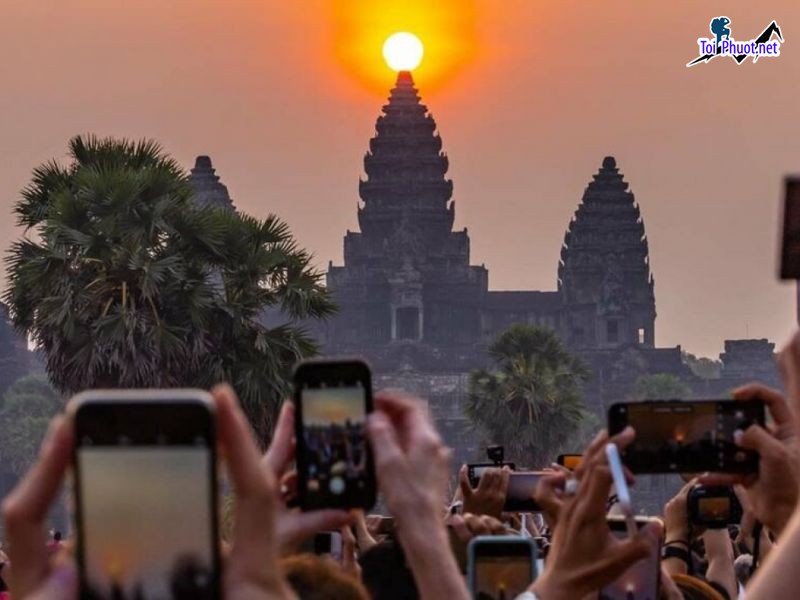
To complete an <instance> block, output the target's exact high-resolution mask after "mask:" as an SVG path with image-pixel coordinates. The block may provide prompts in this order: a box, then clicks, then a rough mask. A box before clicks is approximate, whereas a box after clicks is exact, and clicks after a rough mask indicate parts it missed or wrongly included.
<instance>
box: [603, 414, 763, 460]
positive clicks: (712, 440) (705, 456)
mask: <svg viewBox="0 0 800 600" xmlns="http://www.w3.org/2000/svg"><path fill="white" fill-rule="evenodd" d="M753 423H760V424H763V423H764V405H763V404H762V403H760V402H736V401H733V400H731V401H668V402H661V401H650V402H633V403H626V404H616V405H614V406H612V407H611V412H610V416H609V431H610V433H611V434H612V435H613V434H615V433H618V432H619V431H621V430H622V429H624V427H625V425H631V426H632V427H633V428H634V429H635V430H636V439H635V440H634V441H633V443H632V444H630V445H629V446H628V447H627V448H626V449H625V450H624V452H623V458H624V462H625V464H626V466H628V467H629V468H630V469H631V470H632V471H633V472H634V473H671V472H692V473H695V472H700V471H729V472H754V471H756V470H757V468H758V456H757V455H756V454H755V453H754V452H750V451H746V450H743V449H742V448H739V447H738V446H736V444H735V443H734V432H735V431H736V430H737V429H740V430H744V429H747V427H748V426H750V425H751V424H753Z"/></svg>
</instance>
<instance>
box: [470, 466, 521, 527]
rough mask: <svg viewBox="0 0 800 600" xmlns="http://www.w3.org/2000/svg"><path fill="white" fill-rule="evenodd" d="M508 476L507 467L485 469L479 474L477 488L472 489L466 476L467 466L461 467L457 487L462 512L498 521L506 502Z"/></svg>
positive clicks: (509, 472)
mask: <svg viewBox="0 0 800 600" xmlns="http://www.w3.org/2000/svg"><path fill="white" fill-rule="evenodd" d="M510 474H511V470H510V469H509V468H508V467H502V468H489V469H486V470H485V471H484V472H483V473H482V474H481V478H480V481H478V487H476V488H473V487H472V485H471V484H470V482H469V477H468V476H467V465H462V467H461V469H460V470H459V471H458V485H459V488H460V489H461V497H462V498H463V502H464V509H463V510H464V512H465V513H471V514H474V515H489V516H490V517H494V518H495V519H499V518H500V515H501V513H502V512H503V504H505V501H506V493H507V491H508V478H509V476H510Z"/></svg>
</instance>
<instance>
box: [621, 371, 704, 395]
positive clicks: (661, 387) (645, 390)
mask: <svg viewBox="0 0 800 600" xmlns="http://www.w3.org/2000/svg"><path fill="white" fill-rule="evenodd" d="M691 396H692V389H691V388H690V387H689V386H688V385H686V384H685V383H684V382H683V381H681V380H680V378H678V377H676V376H675V375H672V374H671V373H655V374H652V375H642V376H641V377H639V379H637V380H636V383H634V384H633V399H634V400H683V399H686V398H690V397H691Z"/></svg>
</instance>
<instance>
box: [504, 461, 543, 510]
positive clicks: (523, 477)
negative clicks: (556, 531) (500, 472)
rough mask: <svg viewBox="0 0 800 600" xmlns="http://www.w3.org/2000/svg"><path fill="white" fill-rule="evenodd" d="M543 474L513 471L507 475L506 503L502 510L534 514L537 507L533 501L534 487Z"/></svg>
mask: <svg viewBox="0 0 800 600" xmlns="http://www.w3.org/2000/svg"><path fill="white" fill-rule="evenodd" d="M542 475H544V473H541V472H539V471H515V472H513V473H510V474H509V477H508V490H507V492H506V502H505V505H504V506H503V510H505V511H511V512H536V511H538V510H539V505H538V504H536V501H535V500H534V499H533V495H534V493H535V492H536V486H537V484H538V483H539V479H541V478H542Z"/></svg>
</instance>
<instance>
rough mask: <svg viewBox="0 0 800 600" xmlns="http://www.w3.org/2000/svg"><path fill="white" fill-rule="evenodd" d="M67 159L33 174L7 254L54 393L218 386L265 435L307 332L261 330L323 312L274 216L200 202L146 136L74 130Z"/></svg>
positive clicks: (321, 299) (9, 299)
mask: <svg viewBox="0 0 800 600" xmlns="http://www.w3.org/2000/svg"><path fill="white" fill-rule="evenodd" d="M69 150H70V152H69V154H70V158H71V161H70V163H69V164H68V165H66V166H62V165H60V164H58V163H57V162H55V161H51V162H48V163H46V164H44V165H42V166H40V167H38V168H37V169H35V170H34V172H33V178H32V181H31V183H30V184H29V185H28V186H27V187H26V188H25V189H24V190H23V192H22V195H21V199H20V200H19V201H18V202H17V203H16V205H15V207H14V211H15V213H16V215H17V218H18V222H19V224H20V225H22V226H24V227H25V228H26V230H27V233H28V234H30V233H33V234H34V235H33V236H30V237H28V236H26V237H24V238H23V239H22V240H19V241H17V242H16V243H15V244H14V245H13V246H12V248H11V250H10V252H9V255H8V257H7V262H8V280H9V286H8V289H7V290H6V292H5V296H4V299H5V301H6V303H7V304H8V306H9V309H10V312H11V316H12V319H13V321H14V324H15V325H16V327H17V328H18V330H20V331H21V332H23V333H24V334H26V335H29V336H31V337H32V339H33V340H34V342H35V343H36V345H37V346H38V347H39V348H40V349H41V350H42V351H43V353H44V355H45V357H46V363H47V372H48V374H49V375H50V378H51V381H52V382H53V383H54V385H56V386H57V387H58V388H59V389H60V390H61V391H63V392H65V393H73V392H76V391H78V390H82V389H87V388H96V387H156V386H158V387H174V386H200V387H204V388H207V387H209V386H210V385H213V384H214V383H216V382H220V381H229V382H230V383H231V384H233V386H234V387H235V388H236V389H237V391H238V392H239V395H240V397H241V398H242V401H243V403H244V405H245V409H246V411H247V414H248V416H249V418H250V420H251V423H252V424H253V426H254V428H255V429H256V430H257V432H258V433H259V434H260V435H261V436H262V437H263V436H264V435H265V434H266V433H267V432H268V430H269V429H270V427H271V423H272V419H273V418H274V411H275V408H276V406H277V404H278V402H279V401H280V399H281V398H282V397H284V395H285V394H286V393H287V392H288V384H287V381H288V375H289V369H290V368H291V365H292V364H293V363H294V362H295V361H296V360H297V359H298V358H301V357H304V356H307V355H310V354H312V353H314V352H315V350H316V348H315V345H314V343H313V341H312V339H311V338H310V336H309V335H308V334H307V333H306V331H305V330H304V329H302V328H301V327H298V326H297V325H294V324H291V323H287V324H283V325H280V326H277V327H266V326H265V325H263V324H262V322H261V318H262V316H263V314H264V311H265V310H268V309H271V310H274V311H280V312H281V313H282V314H284V315H286V316H287V317H288V318H289V319H298V320H299V319H305V318H324V317H326V316H327V315H329V314H331V313H332V311H333V310H334V307H333V304H332V301H331V299H330V297H329V295H328V294H327V292H326V290H325V289H324V287H323V286H322V284H321V282H320V278H321V274H320V273H319V272H318V271H316V270H315V269H314V268H313V267H312V266H311V264H310V262H311V257H310V255H309V254H308V253H307V252H306V251H305V250H303V249H302V248H300V247H299V246H298V245H297V243H296V242H295V240H294V238H293V237H292V235H291V232H290V231H289V228H288V227H287V225H286V224H285V223H283V222H281V221H280V220H279V219H278V218H277V217H275V216H269V217H267V218H266V219H265V220H263V221H260V220H257V219H254V218H251V217H247V216H243V215H240V214H239V213H236V212H232V211H225V210H222V209H218V208H211V207H198V206H196V205H195V204H194V203H193V202H192V201H191V197H192V188H191V185H190V184H189V182H188V179H187V177H186V175H185V173H184V172H183V170H182V169H181V168H180V166H179V165H178V164H177V163H176V162H175V161H174V160H173V159H172V158H170V157H169V156H168V155H166V154H165V153H164V152H163V151H162V150H161V148H160V147H159V146H158V145H157V144H156V143H154V142H152V141H140V142H132V141H128V140H117V139H113V138H107V139H97V138H95V137H76V138H73V139H72V140H71V141H70V143H69Z"/></svg>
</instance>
